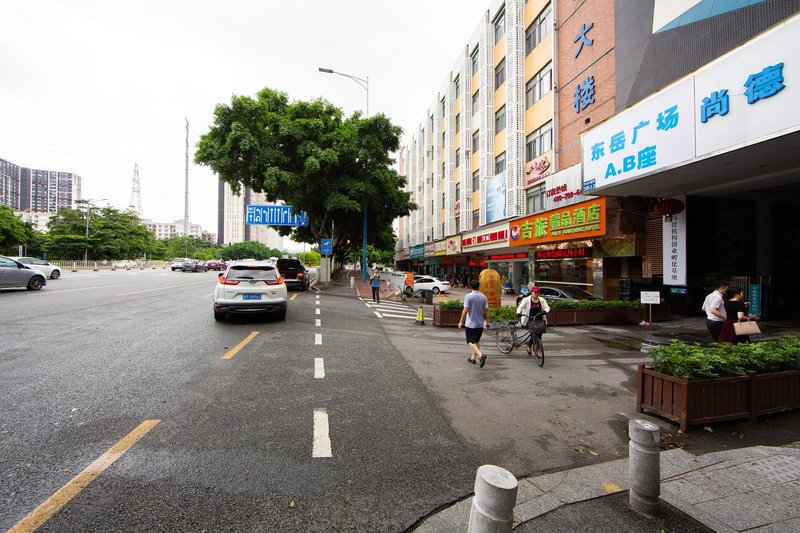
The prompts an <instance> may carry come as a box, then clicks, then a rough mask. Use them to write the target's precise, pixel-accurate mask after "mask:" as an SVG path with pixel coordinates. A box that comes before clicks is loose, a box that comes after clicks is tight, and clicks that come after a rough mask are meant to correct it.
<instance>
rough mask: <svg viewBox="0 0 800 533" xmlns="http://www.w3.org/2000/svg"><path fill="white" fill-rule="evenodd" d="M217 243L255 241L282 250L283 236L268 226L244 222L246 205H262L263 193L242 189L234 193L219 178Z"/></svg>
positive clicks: (265, 202)
mask: <svg viewBox="0 0 800 533" xmlns="http://www.w3.org/2000/svg"><path fill="white" fill-rule="evenodd" d="M219 192H220V194H219V211H218V212H219V232H218V235H219V237H218V241H217V242H218V244H236V243H237V242H245V241H256V242H260V243H261V244H263V245H264V246H266V247H268V248H276V249H278V250H283V237H281V236H280V234H278V231H277V230H275V229H274V228H271V227H270V226H247V225H245V223H244V217H245V206H246V205H264V204H267V199H266V197H265V196H264V194H263V193H256V192H253V191H251V190H250V189H244V190H243V191H242V194H234V193H233V191H232V190H231V187H230V185H228V184H227V183H224V182H222V181H221V180H220V189H219Z"/></svg>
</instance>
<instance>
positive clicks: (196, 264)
mask: <svg viewBox="0 0 800 533" xmlns="http://www.w3.org/2000/svg"><path fill="white" fill-rule="evenodd" d="M181 270H183V271H184V272H208V266H206V262H205V261H200V260H198V259H187V260H186V261H184V262H183V265H181Z"/></svg>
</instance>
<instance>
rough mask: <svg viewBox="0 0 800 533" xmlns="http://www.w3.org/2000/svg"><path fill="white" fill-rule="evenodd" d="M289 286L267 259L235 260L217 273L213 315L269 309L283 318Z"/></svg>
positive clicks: (221, 318)
mask: <svg viewBox="0 0 800 533" xmlns="http://www.w3.org/2000/svg"><path fill="white" fill-rule="evenodd" d="M287 305H288V290H287V289H286V283H284V279H283V276H281V274H280V272H279V271H278V269H277V268H276V267H274V266H273V265H271V264H270V263H269V262H268V261H254V262H250V263H236V264H234V265H231V266H229V267H228V268H227V269H226V270H225V272H221V273H220V274H219V283H218V284H217V286H216V288H215V289H214V319H216V320H225V318H226V317H227V316H228V314H229V313H233V314H236V313H242V314H245V313H272V314H274V315H275V316H277V318H278V319H280V320H283V319H285V318H286V308H287Z"/></svg>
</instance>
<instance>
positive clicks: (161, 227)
mask: <svg viewBox="0 0 800 533" xmlns="http://www.w3.org/2000/svg"><path fill="white" fill-rule="evenodd" d="M142 222H143V223H144V224H146V225H147V229H149V230H150V231H152V232H153V235H155V236H156V239H159V240H160V239H170V238H172V237H180V236H183V234H184V231H183V229H184V228H183V226H184V224H183V219H179V220H176V221H174V222H153V221H152V220H143V221H142ZM189 236H190V237H197V238H199V239H204V240H208V241H211V242H214V241H216V235H214V234H213V233H208V232H207V231H204V230H203V227H202V226H201V225H200V224H192V223H189Z"/></svg>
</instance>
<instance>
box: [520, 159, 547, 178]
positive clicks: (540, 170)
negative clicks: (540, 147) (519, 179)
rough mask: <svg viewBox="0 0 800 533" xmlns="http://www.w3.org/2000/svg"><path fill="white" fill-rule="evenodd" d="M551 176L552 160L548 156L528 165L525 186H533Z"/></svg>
mask: <svg viewBox="0 0 800 533" xmlns="http://www.w3.org/2000/svg"><path fill="white" fill-rule="evenodd" d="M549 175H550V160H549V159H548V158H547V156H543V157H541V158H539V159H534V160H533V161H531V162H530V163H528V164H527V169H526V170H525V185H533V184H534V183H536V182H538V181H541V180H543V179H545V178H546V177H547V176H549Z"/></svg>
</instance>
